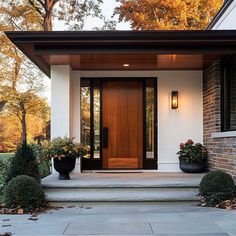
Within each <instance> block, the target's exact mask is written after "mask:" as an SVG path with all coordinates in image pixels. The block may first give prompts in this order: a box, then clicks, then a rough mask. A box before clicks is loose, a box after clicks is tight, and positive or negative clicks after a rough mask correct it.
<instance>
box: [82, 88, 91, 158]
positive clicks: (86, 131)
mask: <svg viewBox="0 0 236 236" xmlns="http://www.w3.org/2000/svg"><path fill="white" fill-rule="evenodd" d="M81 142H82V143H83V144H84V145H86V146H88V147H89V148H90V87H81ZM85 158H90V154H87V155H86V156H85Z"/></svg>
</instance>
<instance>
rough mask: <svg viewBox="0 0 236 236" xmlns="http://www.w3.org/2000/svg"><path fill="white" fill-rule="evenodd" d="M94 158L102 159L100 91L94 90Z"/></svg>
mask: <svg viewBox="0 0 236 236" xmlns="http://www.w3.org/2000/svg"><path fill="white" fill-rule="evenodd" d="M93 129H94V136H93V139H94V140H93V158H95V159H96V158H100V89H99V88H94V89H93Z"/></svg>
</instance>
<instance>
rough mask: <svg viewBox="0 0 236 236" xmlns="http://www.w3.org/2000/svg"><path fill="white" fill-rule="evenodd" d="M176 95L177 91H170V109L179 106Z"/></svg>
mask: <svg viewBox="0 0 236 236" xmlns="http://www.w3.org/2000/svg"><path fill="white" fill-rule="evenodd" d="M178 95H179V92H178V91H172V92H171V108H172V109H177V108H178V106H179V101H178Z"/></svg>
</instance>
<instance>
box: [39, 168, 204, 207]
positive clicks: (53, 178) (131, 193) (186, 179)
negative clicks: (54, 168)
mask: <svg viewBox="0 0 236 236" xmlns="http://www.w3.org/2000/svg"><path fill="white" fill-rule="evenodd" d="M202 176H203V175H202V174H184V173H116V172H114V173H82V174H71V180H64V181H62V180H58V179H57V177H58V175H57V174H53V175H50V176H48V177H46V178H45V179H43V180H42V186H43V188H44V192H45V195H46V199H47V200H48V201H49V202H50V203H51V204H54V205H62V206H63V205H72V204H73V205H75V204H77V203H81V202H196V201H198V200H199V197H198V196H197V195H198V186H199V183H200V181H201V178H202Z"/></svg>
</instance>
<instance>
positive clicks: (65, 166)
mask: <svg viewBox="0 0 236 236" xmlns="http://www.w3.org/2000/svg"><path fill="white" fill-rule="evenodd" d="M75 161H76V158H65V159H63V160H58V159H56V158H55V159H54V160H53V163H54V168H55V170H56V171H57V172H58V173H59V176H58V179H60V180H68V179H70V175H69V173H70V172H71V171H72V170H74V168H75Z"/></svg>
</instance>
